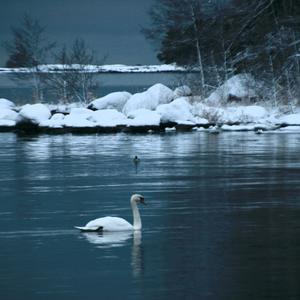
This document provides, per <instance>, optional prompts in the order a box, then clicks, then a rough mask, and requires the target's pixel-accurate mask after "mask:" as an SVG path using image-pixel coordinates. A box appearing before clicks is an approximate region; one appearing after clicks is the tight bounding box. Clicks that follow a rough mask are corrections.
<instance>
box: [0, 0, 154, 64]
mask: <svg viewBox="0 0 300 300" xmlns="http://www.w3.org/2000/svg"><path fill="white" fill-rule="evenodd" d="M153 1H154V0H0V42H3V41H5V40H8V39H10V37H11V31H10V27H11V26H12V25H13V26H17V25H19V21H20V19H21V18H22V16H23V15H24V13H27V14H29V15H30V16H32V17H34V18H36V19H39V20H40V23H41V24H43V25H46V26H47V29H46V31H47V35H48V36H49V39H51V40H53V41H56V42H57V44H58V45H62V44H63V43H66V44H67V45H69V44H71V43H72V41H73V40H74V39H75V38H77V37H81V38H83V39H84V40H85V41H86V42H87V44H88V45H89V46H90V47H91V48H92V49H93V50H95V52H96V54H97V56H98V58H101V57H102V56H103V55H105V54H107V55H108V58H107V60H106V63H111V64H112V63H124V64H155V63H158V61H157V59H156V54H155V52H154V48H153V45H151V44H150V43H149V41H147V40H146V39H145V38H144V36H143V35H142V34H141V33H140V29H141V27H142V26H145V25H147V24H148V23H149V17H148V15H147V11H148V10H149V8H150V6H151V4H152V3H153ZM6 59H7V54H6V52H5V50H4V49H3V48H2V47H1V49H0V65H1V66H3V65H4V64H5V61H6Z"/></svg>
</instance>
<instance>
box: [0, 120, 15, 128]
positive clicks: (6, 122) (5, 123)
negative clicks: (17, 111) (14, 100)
mask: <svg viewBox="0 0 300 300" xmlns="http://www.w3.org/2000/svg"><path fill="white" fill-rule="evenodd" d="M0 126H5V127H13V126H16V121H14V120H6V119H0Z"/></svg>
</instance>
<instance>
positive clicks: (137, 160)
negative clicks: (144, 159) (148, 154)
mask: <svg viewBox="0 0 300 300" xmlns="http://www.w3.org/2000/svg"><path fill="white" fill-rule="evenodd" d="M133 162H134V163H135V164H137V163H139V162H140V159H139V158H138V157H137V156H135V157H134V158H133Z"/></svg>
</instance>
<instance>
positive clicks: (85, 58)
mask: <svg viewBox="0 0 300 300" xmlns="http://www.w3.org/2000/svg"><path fill="white" fill-rule="evenodd" d="M104 60H105V57H103V58H102V59H101V62H100V64H102V63H103V62H104ZM55 61H56V62H57V63H58V64H59V68H58V69H57V71H56V72H54V73H50V74H47V80H46V85H47V88H48V90H49V91H50V92H51V93H52V94H54V95H55V96H56V97H57V98H58V100H59V101H60V102H63V103H68V102H70V101H79V102H82V103H85V104H87V103H88V102H89V101H90V100H91V99H93V97H94V92H95V90H96V88H97V83H96V80H95V75H96V73H94V72H93V70H92V69H91V67H92V66H93V65H95V64H99V62H98V61H97V60H96V58H95V55H94V52H93V51H91V50H89V49H88V47H87V45H86V43H85V41H84V40H83V39H76V40H75V41H74V42H73V45H72V46H71V48H70V49H69V50H68V49H67V48H66V47H65V46H64V47H63V48H62V49H61V50H60V51H59V52H58V54H56V55H55Z"/></svg>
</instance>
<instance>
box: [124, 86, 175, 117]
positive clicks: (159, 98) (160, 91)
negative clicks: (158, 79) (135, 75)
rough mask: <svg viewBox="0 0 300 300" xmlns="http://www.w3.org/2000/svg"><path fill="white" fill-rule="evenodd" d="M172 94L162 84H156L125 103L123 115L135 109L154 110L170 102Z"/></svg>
mask: <svg viewBox="0 0 300 300" xmlns="http://www.w3.org/2000/svg"><path fill="white" fill-rule="evenodd" d="M173 98H174V92H173V91H172V90H171V89H169V88H168V87H166V86H165V85H163V84H160V83H157V84H155V85H153V86H152V87H150V88H149V89H148V90H147V91H145V92H142V93H137V94H134V95H132V96H131V97H130V98H129V99H128V101H127V102H126V104H125V106H124V108H123V113H124V114H125V115H128V114H129V113H130V112H131V111H133V110H137V109H142V108H144V109H148V110H155V109H156V108H157V106H158V105H160V104H166V103H169V102H170V101H172V100H173Z"/></svg>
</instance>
